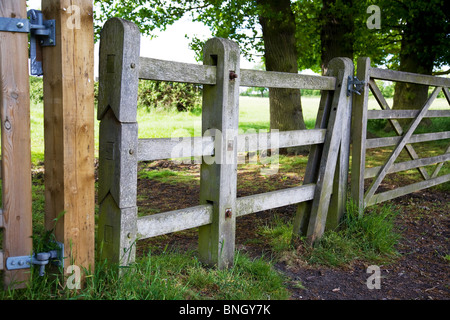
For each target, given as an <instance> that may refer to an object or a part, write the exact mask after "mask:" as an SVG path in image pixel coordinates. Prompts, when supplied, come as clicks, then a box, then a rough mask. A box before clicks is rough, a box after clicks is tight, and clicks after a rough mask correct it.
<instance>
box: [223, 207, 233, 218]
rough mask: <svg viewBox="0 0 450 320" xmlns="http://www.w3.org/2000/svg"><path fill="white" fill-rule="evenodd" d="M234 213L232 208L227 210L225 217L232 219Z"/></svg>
mask: <svg viewBox="0 0 450 320" xmlns="http://www.w3.org/2000/svg"><path fill="white" fill-rule="evenodd" d="M231 215H232V212H231V209H226V210H225V218H227V219H230V218H231Z"/></svg>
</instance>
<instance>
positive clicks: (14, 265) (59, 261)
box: [6, 242, 64, 276]
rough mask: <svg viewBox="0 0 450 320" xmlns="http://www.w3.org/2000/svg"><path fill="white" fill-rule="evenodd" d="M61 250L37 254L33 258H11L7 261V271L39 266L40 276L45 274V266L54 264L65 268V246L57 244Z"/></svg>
mask: <svg viewBox="0 0 450 320" xmlns="http://www.w3.org/2000/svg"><path fill="white" fill-rule="evenodd" d="M57 244H58V246H59V249H58V250H52V251H49V252H42V253H36V254H33V255H32V256H20V257H9V258H7V259H6V270H19V269H29V268H30V267H31V265H38V266H40V268H39V275H40V276H43V275H44V274H45V266H46V265H47V264H49V263H52V264H54V265H56V266H60V267H64V244H62V243H59V242H57Z"/></svg>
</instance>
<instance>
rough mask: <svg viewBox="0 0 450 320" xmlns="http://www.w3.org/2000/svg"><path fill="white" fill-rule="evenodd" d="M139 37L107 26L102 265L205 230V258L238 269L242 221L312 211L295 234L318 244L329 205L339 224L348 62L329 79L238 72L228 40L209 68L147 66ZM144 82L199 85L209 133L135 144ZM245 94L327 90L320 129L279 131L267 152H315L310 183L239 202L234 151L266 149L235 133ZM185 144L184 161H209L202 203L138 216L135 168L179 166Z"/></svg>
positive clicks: (133, 30)
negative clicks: (141, 245)
mask: <svg viewBox="0 0 450 320" xmlns="http://www.w3.org/2000/svg"><path fill="white" fill-rule="evenodd" d="M139 39H140V33H139V29H138V28H137V26H136V25H134V24H132V23H130V22H128V21H125V20H122V19H117V18H114V19H111V20H109V21H108V22H107V23H106V24H105V26H104V29H103V31H102V35H101V44H100V83H99V105H98V119H99V120H100V121H101V122H100V146H99V147H100V153H99V191H98V202H99V213H100V217H99V226H98V252H99V253H100V256H101V258H102V259H108V261H110V262H116V263H120V264H121V265H127V264H128V263H130V262H133V261H134V260H135V242H136V241H137V240H139V239H145V238H149V237H155V236H158V235H163V234H167V233H171V232H176V231H181V230H186V229H191V228H196V227H199V254H200V257H201V260H202V261H204V262H206V263H208V264H211V265H216V266H218V267H219V268H224V267H227V266H230V265H231V264H232V263H233V257H234V249H235V229H236V218H237V217H239V216H243V215H247V214H251V213H254V212H259V211H263V210H269V209H273V208H277V207H282V206H286V205H291V204H297V203H306V204H305V206H302V207H301V208H299V212H298V214H297V217H296V219H295V221H296V225H297V229H296V232H301V231H305V233H307V235H308V236H309V238H310V240H311V241H314V240H315V239H317V238H318V237H320V236H321V234H322V233H323V231H324V228H325V225H326V220H327V214H328V211H329V210H328V209H329V205H330V202H332V203H333V207H334V208H335V210H333V215H335V217H334V221H337V220H339V216H341V215H342V213H343V210H344V207H345V205H344V204H345V201H346V187H347V183H346V182H347V175H348V158H349V142H350V132H349V128H350V115H351V99H352V98H351V95H348V94H347V82H348V79H349V77H351V76H353V64H352V62H351V60H349V59H346V58H337V59H334V60H333V61H332V62H331V63H330V66H329V73H328V75H327V76H324V77H320V76H307V75H300V74H292V73H281V72H265V71H257V70H241V69H240V67H239V59H240V54H239V49H238V46H237V44H236V43H234V42H232V41H229V40H225V39H219V38H213V39H211V40H209V41H208V42H207V43H206V45H205V47H204V64H203V65H195V64H186V63H177V62H173V61H162V60H156V59H150V58H142V57H140V52H139V49H140V43H139ZM139 79H146V80H159V81H175V82H186V83H197V84H202V85H203V106H202V132H203V133H208V134H204V136H202V137H195V138H193V139H191V138H183V139H181V142H180V140H174V139H170V138H168V139H138V123H137V119H136V116H137V94H138V82H139ZM240 86H246V87H269V88H270V87H277V88H295V89H299V90H300V89H316V90H322V92H323V95H322V100H321V103H320V107H319V113H318V120H317V124H316V128H315V129H313V130H299V131H288V132H278V133H274V132H273V133H271V142H272V145H270V146H267V145H266V146H265V149H271V150H272V152H277V150H278V148H287V147H294V146H302V145H312V146H313V149H312V152H311V154H312V155H311V156H310V158H309V163H308V169H307V170H308V176H307V178H305V181H304V185H302V186H299V187H295V188H290V189H285V190H278V191H273V192H269V193H264V194H257V195H252V196H248V197H240V198H237V196H236V187H237V186H236V184H237V183H236V181H237V178H236V177H237V153H238V152H242V151H255V150H261V149H263V147H261V146H258V144H257V143H256V144H255V143H253V144H250V145H252V147H250V146H249V144H246V141H248V140H251V139H252V138H254V136H255V135H253V136H252V135H238V124H239V123H238V114H239V87H240ZM272 138H273V139H272ZM180 143H185V144H186V145H184V146H182V147H183V149H184V150H186V149H187V150H189V151H188V154H186V153H183V154H182V155H180V156H181V157H202V159H203V162H202V164H201V169H200V205H198V206H196V207H192V208H187V209H182V210H176V211H170V212H165V213H160V214H154V215H149V216H144V217H139V218H138V216H137V204H136V196H137V167H138V161H153V160H161V159H170V158H176V155H174V152H173V150H174V148H176V147H179V146H180ZM250 148H254V149H252V150H251V149H250ZM332 195H333V196H332ZM293 218H294V217H293Z"/></svg>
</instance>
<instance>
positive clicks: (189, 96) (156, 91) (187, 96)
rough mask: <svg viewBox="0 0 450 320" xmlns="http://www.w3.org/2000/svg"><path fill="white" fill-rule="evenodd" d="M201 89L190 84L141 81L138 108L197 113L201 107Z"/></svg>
mask: <svg viewBox="0 0 450 320" xmlns="http://www.w3.org/2000/svg"><path fill="white" fill-rule="evenodd" d="M200 98H201V89H200V87H199V86H197V85H194V84H188V83H178V82H162V81H148V80H145V81H144V80H141V81H140V82H139V93H138V106H139V107H142V108H146V109H147V110H150V109H157V110H161V109H163V110H177V111H195V110H198V109H201V106H200Z"/></svg>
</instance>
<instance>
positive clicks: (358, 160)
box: [351, 58, 450, 209]
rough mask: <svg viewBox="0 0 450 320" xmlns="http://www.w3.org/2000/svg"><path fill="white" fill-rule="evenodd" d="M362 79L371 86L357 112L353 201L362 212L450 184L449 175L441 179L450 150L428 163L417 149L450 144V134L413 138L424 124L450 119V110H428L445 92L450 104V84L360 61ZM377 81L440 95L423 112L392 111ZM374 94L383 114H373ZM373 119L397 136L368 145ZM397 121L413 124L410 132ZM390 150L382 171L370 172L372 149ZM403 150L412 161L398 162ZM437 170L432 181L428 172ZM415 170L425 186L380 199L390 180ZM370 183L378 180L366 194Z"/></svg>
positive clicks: (393, 192)
mask: <svg viewBox="0 0 450 320" xmlns="http://www.w3.org/2000/svg"><path fill="white" fill-rule="evenodd" d="M357 77H358V78H359V79H361V80H364V81H365V83H366V85H365V86H364V89H363V91H362V94H361V96H357V97H356V99H355V103H354V108H353V110H354V115H353V117H354V121H353V128H352V138H353V149H352V159H353V160H352V181H351V190H352V197H353V199H354V201H356V203H357V204H358V206H359V208H360V209H363V208H365V207H367V206H371V205H374V204H377V203H381V202H383V201H387V200H391V199H394V198H396V197H400V196H403V195H406V194H408V193H411V192H415V191H418V190H421V189H424V188H429V187H433V186H435V185H438V184H442V183H445V182H448V181H450V174H446V175H439V173H440V171H441V168H442V166H443V164H444V163H445V162H446V161H449V160H450V145H449V146H448V147H447V148H446V151H445V152H444V154H442V155H439V156H434V157H427V158H419V156H418V154H417V152H416V151H415V149H414V146H413V144H414V143H419V142H426V141H435V140H443V139H450V131H443V132H435V133H425V134H414V131H415V130H416V128H417V127H418V125H419V124H420V122H421V121H422V119H424V118H433V117H450V110H429V108H430V106H431V105H432V103H433V101H434V100H435V99H436V97H437V96H438V94H439V93H440V92H441V91H443V92H444V95H445V97H446V99H447V101H448V102H449V104H450V93H449V89H448V88H449V86H450V78H442V77H433V76H427V75H422V74H413V73H406V72H400V71H391V70H385V69H378V68H371V67H370V59H369V58H360V59H359V60H358V68H357ZM376 79H380V80H388V81H394V82H407V83H415V84H422V85H427V86H431V87H435V89H434V91H433V92H432V93H431V95H430V96H429V98H428V100H427V101H426V103H425V104H424V106H423V107H422V109H421V110H391V108H390V107H389V104H388V103H387V101H386V99H385V98H384V97H383V95H382V93H381V91H380V89H379V88H378V86H377V84H376V82H375V80H376ZM369 89H370V91H371V92H372V94H373V95H374V97H375V99H376V100H377V102H378V104H379V105H380V107H381V109H382V110H368V97H369ZM370 119H388V121H389V123H390V124H391V125H392V127H393V129H394V130H395V132H396V134H397V135H398V136H397V137H388V138H373V139H366V138H367V121H368V120H370ZM396 119H413V120H412V122H411V123H410V124H409V127H408V128H402V127H401V125H400V124H399V122H398V121H397V120H396ZM389 146H394V150H393V151H392V153H391V154H390V155H389V157H388V159H387V160H386V162H385V163H384V164H383V165H382V166H378V167H373V168H366V166H365V158H366V150H367V149H372V148H380V147H389ZM403 149H405V150H406V152H407V153H408V155H409V157H410V158H411V160H410V161H405V162H395V161H396V160H397V158H398V156H399V155H400V153H401V151H402V150H403ZM433 164H437V166H436V168H435V169H434V171H433V173H432V174H431V175H430V174H429V173H428V171H427V170H426V168H425V166H428V165H433ZM411 169H417V170H418V171H419V172H420V174H421V177H422V178H423V181H421V182H417V183H414V184H410V185H407V186H403V187H399V188H396V189H393V190H390V191H385V192H381V193H377V194H376V191H377V189H378V188H379V186H380V184H381V182H382V181H383V179H384V178H385V177H386V175H387V174H390V173H394V172H400V171H404V170H411ZM369 178H373V181H372V183H371V184H370V186H369V187H368V189H367V190H366V191H365V189H364V181H365V179H369Z"/></svg>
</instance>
